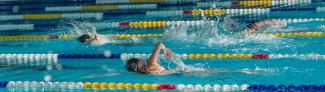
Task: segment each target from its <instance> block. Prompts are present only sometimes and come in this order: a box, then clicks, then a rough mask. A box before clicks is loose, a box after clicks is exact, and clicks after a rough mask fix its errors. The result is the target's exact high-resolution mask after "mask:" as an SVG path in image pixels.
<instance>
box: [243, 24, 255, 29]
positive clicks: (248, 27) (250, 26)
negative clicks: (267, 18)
mask: <svg viewBox="0 0 325 92" xmlns="http://www.w3.org/2000/svg"><path fill="white" fill-rule="evenodd" d="M257 29H258V26H257V25H256V24H255V23H252V24H249V25H247V26H246V27H245V28H244V30H257Z"/></svg>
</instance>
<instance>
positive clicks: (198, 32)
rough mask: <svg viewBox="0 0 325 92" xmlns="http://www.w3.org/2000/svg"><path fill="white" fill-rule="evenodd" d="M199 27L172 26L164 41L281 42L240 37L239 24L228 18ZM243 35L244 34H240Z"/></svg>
mask: <svg viewBox="0 0 325 92" xmlns="http://www.w3.org/2000/svg"><path fill="white" fill-rule="evenodd" d="M201 24H202V25H200V26H195V27H193V26H188V25H184V26H172V27H170V28H169V29H167V30H166V31H165V33H164V36H165V39H164V40H166V41H170V42H177V43H180V42H182V43H192V44H193V43H194V44H203V45H208V46H215V45H221V46H227V45H236V44H242V43H262V44H270V45H276V43H279V41H281V39H280V38H278V37H275V36H272V35H269V34H263V33H261V34H258V35H256V36H249V37H246V36H242V35H240V34H239V32H238V30H241V27H240V24H239V23H238V22H236V21H235V20H232V19H231V18H230V17H226V18H225V19H224V20H223V21H217V22H214V24H211V22H209V23H207V22H206V21H205V20H202V21H201ZM241 33H244V32H241Z"/></svg>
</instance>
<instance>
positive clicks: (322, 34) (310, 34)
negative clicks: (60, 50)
mask: <svg viewBox="0 0 325 92" xmlns="http://www.w3.org/2000/svg"><path fill="white" fill-rule="evenodd" d="M258 35H261V34H259V33H255V34H254V33H245V34H241V35H239V36H245V37H254V36H258ZM263 35H267V36H275V37H325V32H288V33H270V34H263ZM103 36H106V37H113V38H117V39H129V38H163V34H103ZM76 37H78V35H45V36H41V35H40V36H38V35H37V36H36V35H34V36H27V35H22V36H0V41H1V40H47V39H75V38H76Z"/></svg>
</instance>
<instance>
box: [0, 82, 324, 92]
mask: <svg viewBox="0 0 325 92" xmlns="http://www.w3.org/2000/svg"><path fill="white" fill-rule="evenodd" d="M0 88H7V89H8V90H10V91H19V90H32V91H37V90H45V91H57V90H60V91H62V90H81V89H94V90H96V89H100V90H123V89H143V90H178V91H324V90H325V85H313V84H312V85H304V84H301V85H268V84H213V85H211V84H205V85H202V84H186V85H185V84H150V83H114V82H109V83H107V82H43V81H41V82H37V81H31V82H30V81H23V82H22V81H1V82H0Z"/></svg>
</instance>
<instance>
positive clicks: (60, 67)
mask: <svg viewBox="0 0 325 92" xmlns="http://www.w3.org/2000/svg"><path fill="white" fill-rule="evenodd" d="M54 67H55V68H56V69H57V70H62V69H63V66H62V65H61V64H57V65H55V66H54Z"/></svg>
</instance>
